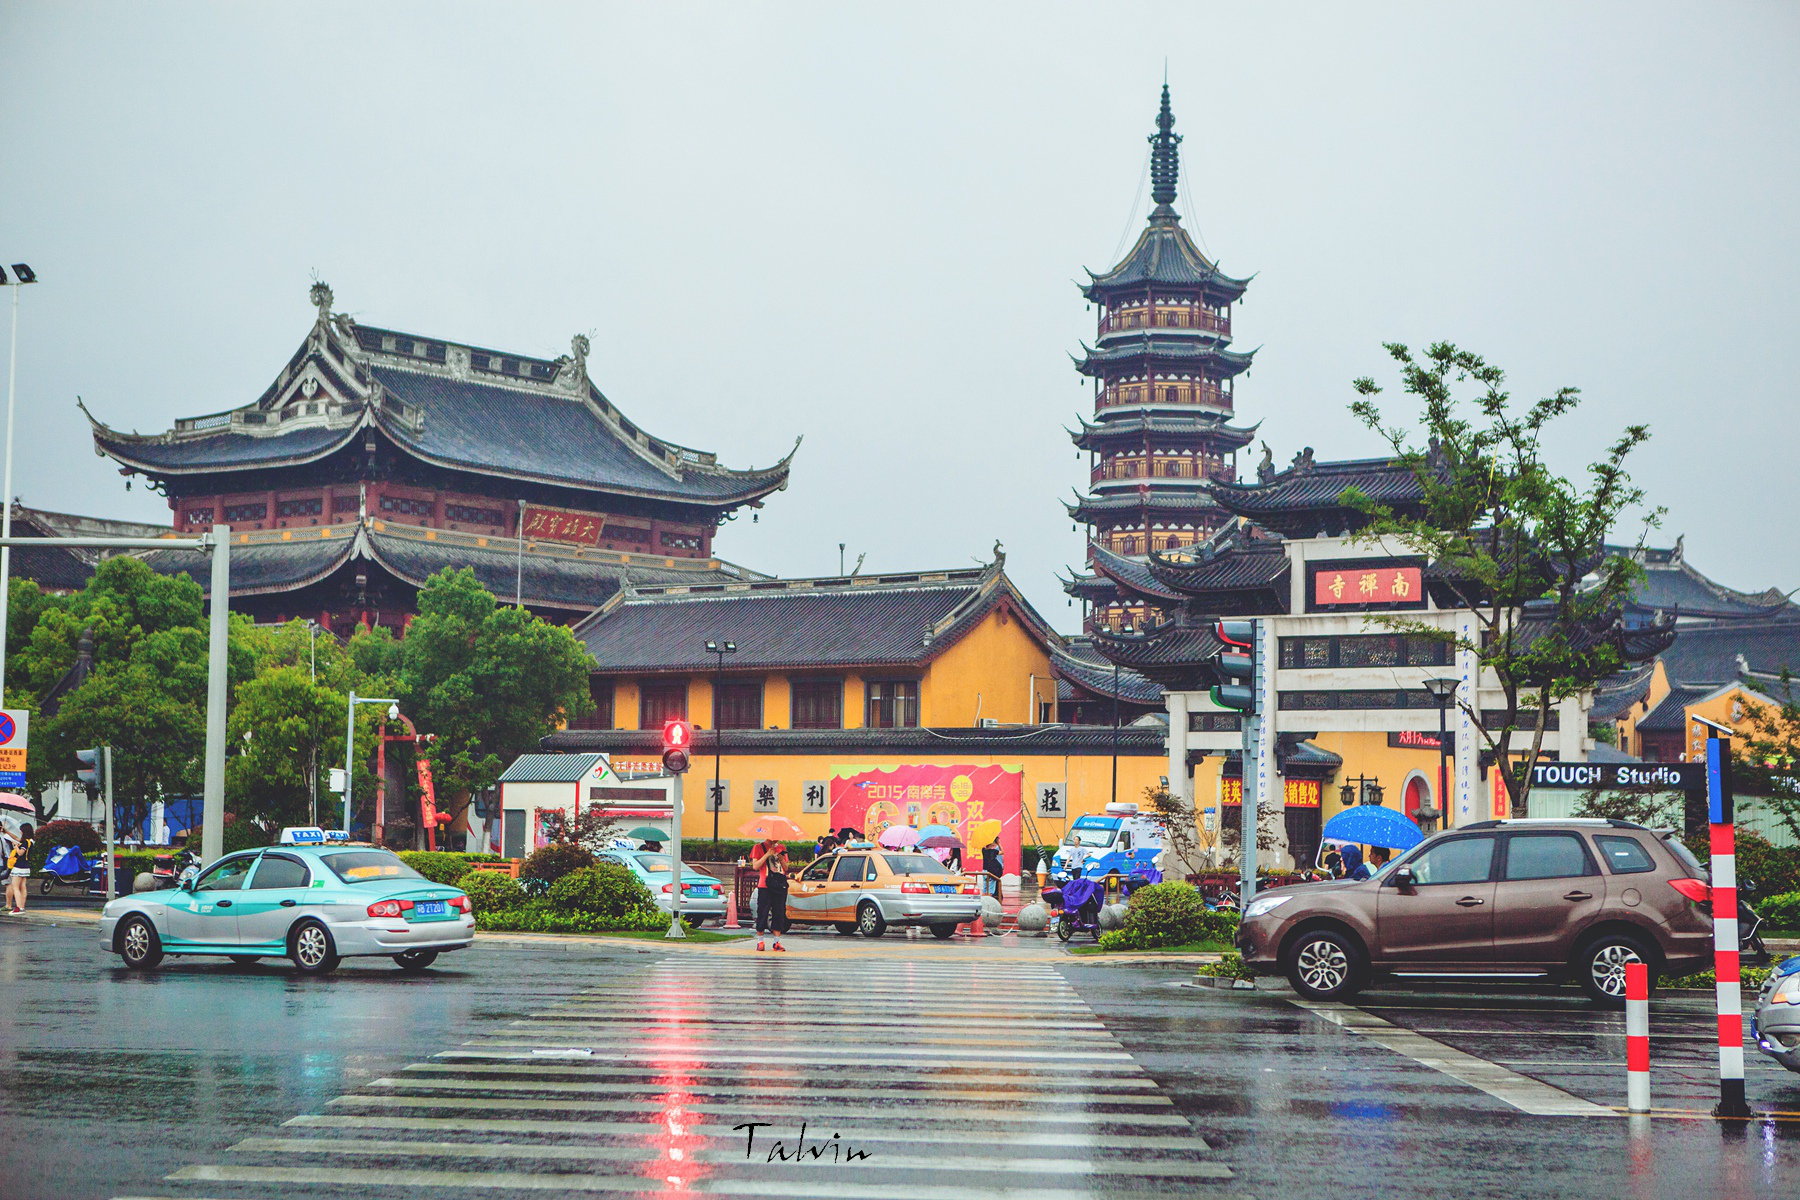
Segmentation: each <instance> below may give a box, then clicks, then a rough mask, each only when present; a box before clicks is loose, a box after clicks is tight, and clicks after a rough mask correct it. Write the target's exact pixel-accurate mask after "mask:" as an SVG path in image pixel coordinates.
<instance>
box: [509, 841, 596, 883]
mask: <svg viewBox="0 0 1800 1200" xmlns="http://www.w3.org/2000/svg"><path fill="white" fill-rule="evenodd" d="M593 865H594V856H593V855H592V854H589V853H588V852H587V851H586V850H583V849H582V848H581V847H580V846H574V845H569V844H567V843H563V842H553V843H552V844H550V845H548V846H545V847H544V848H543V849H541V850H533V851H532V852H531V853H530V854H528V855H526V857H525V861H524V862H522V863H520V864H519V881H520V882H521V883H537V884H540V885H542V886H544V887H548V886H549V885H550V884H552V883H555V882H556V881H557V880H558V879H561V878H562V877H563V876H564V875H567V874H568V873H569V872H570V871H578V870H580V869H581V868H582V867H591V866H593ZM527 890H530V889H529V888H527Z"/></svg>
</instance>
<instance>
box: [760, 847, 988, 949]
mask: <svg viewBox="0 0 1800 1200" xmlns="http://www.w3.org/2000/svg"><path fill="white" fill-rule="evenodd" d="M980 914H981V889H980V887H979V886H978V885H977V883H976V881H975V880H974V879H972V878H970V877H969V876H967V875H961V874H957V873H955V872H952V871H951V870H950V868H948V867H946V866H945V865H944V864H943V863H941V862H939V861H938V860H937V859H935V858H933V857H931V856H930V855H929V854H920V853H918V852H916V851H908V850H883V849H881V848H880V847H878V846H870V845H859V844H856V843H852V844H851V845H849V846H846V847H844V848H843V849H842V850H839V851H837V852H836V853H833V854H828V855H826V856H825V857H824V858H821V859H818V860H816V861H814V862H812V863H810V864H808V865H807V867H806V868H805V869H804V870H802V871H801V872H800V875H799V877H798V878H796V879H795V880H794V881H793V882H792V883H790V884H789V885H788V895H787V917H788V921H789V922H791V923H792V924H795V925H835V926H837V931H838V932H839V933H860V934H862V935H863V936H864V937H871V938H877V937H880V936H881V935H882V934H883V933H884V932H886V931H887V927H888V926H889V925H923V926H925V927H926V928H927V929H930V930H931V932H932V934H933V935H934V936H936V937H940V938H947V937H949V936H950V935H952V934H954V933H955V932H956V927H957V926H958V925H962V924H964V923H966V922H969V921H973V920H974V919H975V918H976V917H977V916H979V915H980Z"/></svg>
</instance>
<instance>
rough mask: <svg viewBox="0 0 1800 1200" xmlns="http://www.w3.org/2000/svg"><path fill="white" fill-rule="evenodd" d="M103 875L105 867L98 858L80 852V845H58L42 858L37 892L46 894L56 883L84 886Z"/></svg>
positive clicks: (89, 884)
mask: <svg viewBox="0 0 1800 1200" xmlns="http://www.w3.org/2000/svg"><path fill="white" fill-rule="evenodd" d="M105 875H106V867H105V866H104V865H103V864H102V863H101V862H100V860H99V859H97V858H95V859H90V858H88V857H87V856H86V855H84V854H82V852H81V847H79V846H58V847H57V848H56V849H54V850H52V851H51V852H50V853H49V855H48V857H46V858H45V859H44V869H43V871H42V872H41V873H40V874H39V876H38V892H39V894H41V895H45V896H48V895H49V894H50V889H51V888H54V887H56V886H58V885H61V886H63V887H78V888H86V887H89V886H91V885H92V884H93V882H94V880H95V879H96V878H104V877H105Z"/></svg>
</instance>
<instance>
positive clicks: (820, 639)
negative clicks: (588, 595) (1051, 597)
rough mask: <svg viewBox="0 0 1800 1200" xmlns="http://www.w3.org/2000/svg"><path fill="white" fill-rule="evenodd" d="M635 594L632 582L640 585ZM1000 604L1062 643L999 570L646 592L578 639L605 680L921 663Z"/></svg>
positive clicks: (584, 628)
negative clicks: (726, 643)
mask: <svg viewBox="0 0 1800 1200" xmlns="http://www.w3.org/2000/svg"><path fill="white" fill-rule="evenodd" d="M634 584H635V579H634ZM1002 603H1005V604H1008V605H1009V606H1010V608H1011V610H1012V611H1013V613H1014V614H1015V615H1016V616H1017V617H1018V618H1019V619H1021V620H1022V621H1023V622H1024V623H1025V624H1026V625H1028V626H1030V627H1032V628H1033V629H1034V630H1035V634H1036V636H1037V637H1038V638H1039V640H1040V641H1042V642H1044V643H1045V644H1046V645H1047V646H1050V647H1054V646H1056V645H1057V644H1058V643H1059V642H1060V640H1061V639H1060V638H1058V637H1057V636H1056V634H1055V633H1054V632H1052V631H1051V630H1050V628H1049V626H1048V625H1046V624H1045V623H1044V621H1043V619H1042V618H1040V617H1039V616H1038V615H1037V613H1036V612H1035V611H1034V610H1033V609H1032V608H1031V606H1030V605H1029V604H1028V603H1026V601H1025V599H1024V597H1023V596H1021V595H1020V594H1019V593H1018V592H1017V590H1016V589H1014V588H1013V587H1012V585H1011V583H1010V582H1008V581H1007V580H1006V578H1005V576H1004V575H1003V574H1001V573H1000V572H999V571H998V570H997V569H996V568H994V567H988V568H984V569H974V570H966V571H940V572H925V573H921V574H914V575H880V576H872V577H861V576H846V577H834V578H826V579H813V580H769V581H766V582H758V583H750V584H723V585H716V586H709V587H692V588H661V589H642V590H638V591H635V592H634V593H633V594H631V595H628V596H626V597H624V598H623V599H622V600H621V601H619V602H618V603H617V604H614V605H609V606H607V608H606V609H605V610H604V611H602V612H599V613H596V614H595V615H594V616H593V617H590V618H588V619H587V620H586V621H584V622H582V624H581V625H580V626H578V627H577V628H576V631H575V632H576V636H577V637H579V638H581V640H582V641H583V642H584V643H585V644H586V645H587V648H588V652H589V653H590V654H592V655H593V656H594V659H595V661H597V662H598V663H599V664H600V666H599V669H600V670H601V671H694V670H713V669H715V667H716V665H717V664H716V662H715V661H714V657H713V656H712V655H710V654H708V653H707V652H706V642H707V641H708V639H722V638H729V639H731V640H732V641H733V642H735V643H736V644H737V650H736V652H735V653H733V654H732V655H731V656H730V658H729V659H728V660H727V662H726V666H728V667H734V668H739V669H748V668H769V667H782V668H800V669H807V668H848V667H856V666H898V665H913V664H922V663H924V662H926V661H928V660H929V659H931V658H933V657H935V656H936V655H937V654H939V653H941V652H942V651H943V650H944V649H945V648H946V647H948V646H949V645H951V644H952V643H954V642H955V641H956V640H957V639H958V638H960V637H961V636H962V635H963V634H964V633H966V632H968V630H969V629H971V628H973V627H974V625H975V624H976V623H977V622H979V621H980V620H981V618H983V617H985V616H986V615H987V614H988V613H989V612H991V611H993V609H994V608H995V607H997V606H999V605H1001V604H1002Z"/></svg>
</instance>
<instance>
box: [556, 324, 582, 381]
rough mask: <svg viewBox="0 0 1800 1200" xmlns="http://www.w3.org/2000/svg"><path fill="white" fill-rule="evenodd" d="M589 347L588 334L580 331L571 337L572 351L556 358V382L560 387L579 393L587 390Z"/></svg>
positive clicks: (570, 348) (570, 345) (570, 347)
mask: <svg viewBox="0 0 1800 1200" xmlns="http://www.w3.org/2000/svg"><path fill="white" fill-rule="evenodd" d="M588 349H589V343H588V339H587V334H585V333H578V334H576V335H575V336H574V337H572V338H570V339H569V350H570V353H568V354H565V355H562V356H561V357H560V358H558V359H557V360H556V381H555V382H556V386H557V387H558V388H561V389H562V390H563V391H566V392H575V393H577V394H580V393H581V392H583V391H585V390H586V384H587V358H588Z"/></svg>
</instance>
